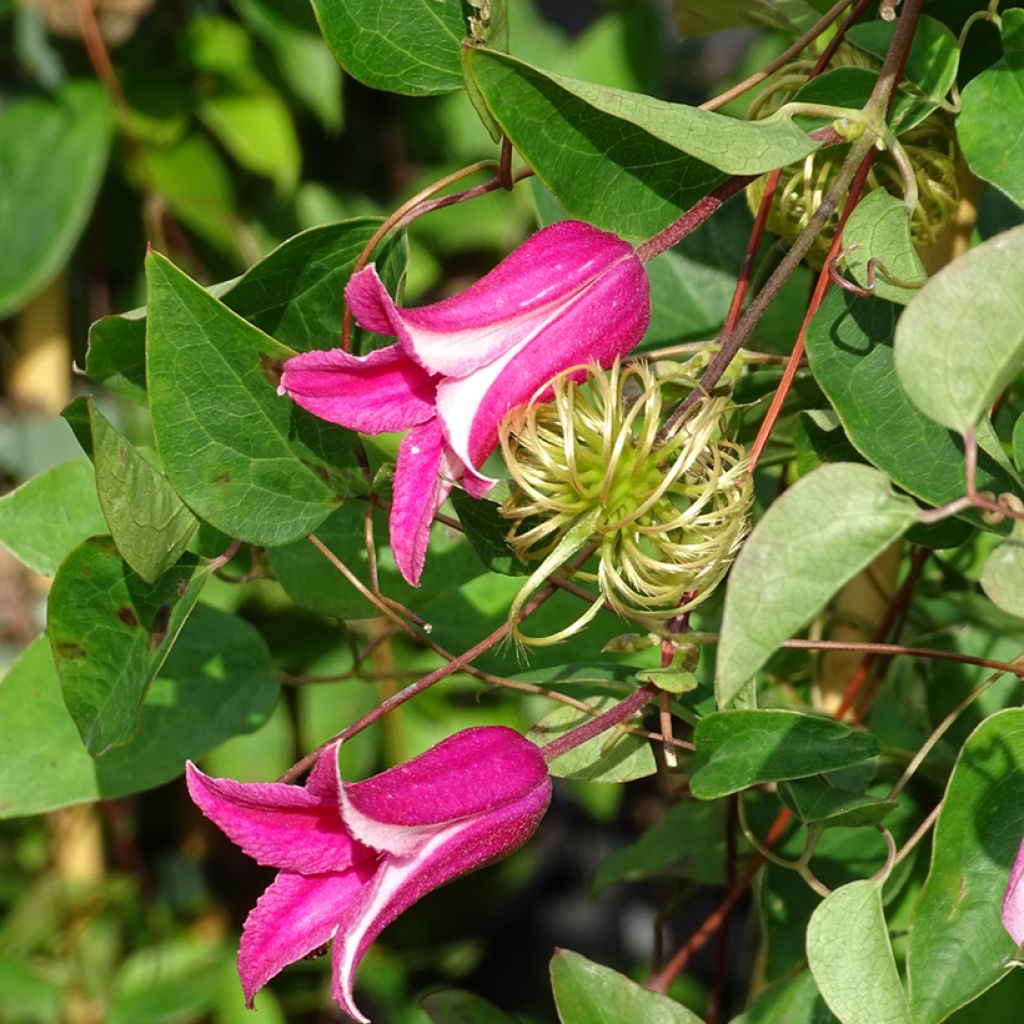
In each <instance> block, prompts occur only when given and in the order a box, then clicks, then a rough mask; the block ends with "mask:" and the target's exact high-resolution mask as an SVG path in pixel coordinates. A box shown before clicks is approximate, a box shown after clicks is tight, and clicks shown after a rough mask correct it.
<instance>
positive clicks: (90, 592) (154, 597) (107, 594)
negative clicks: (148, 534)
mask: <svg viewBox="0 0 1024 1024" xmlns="http://www.w3.org/2000/svg"><path fill="white" fill-rule="evenodd" d="M204 580H205V573H204V572H202V570H200V568H199V563H198V561H197V559H196V558H195V557H194V556H192V555H185V556H183V558H182V559H181V561H180V562H179V563H178V564H177V565H176V566H174V567H173V568H172V569H170V570H168V571H167V572H166V573H164V574H163V575H162V576H161V577H160V578H159V579H157V580H156V581H155V582H154V583H152V584H150V583H146V581H145V580H143V579H141V578H140V577H139V576H137V575H136V574H135V573H134V572H132V570H131V569H129V568H128V566H127V565H125V563H124V562H122V561H121V557H120V555H119V554H118V552H117V548H116V547H115V546H114V543H113V541H112V540H111V539H110V538H109V537H95V538H93V539H91V540H87V541H85V542H84V543H83V544H80V545H79V546H78V547H77V548H75V549H74V550H73V551H72V552H71V554H70V555H68V557H67V558H66V559H64V561H63V562H62V563H61V566H60V568H59V569H58V570H57V575H56V576H55V577H54V580H53V588H52V589H51V591H50V601H49V605H48V613H47V630H46V631H47V635H48V637H49V639H50V646H51V647H52V648H53V657H54V662H55V664H56V666H57V673H58V675H59V676H60V683H61V689H62V690H63V693H64V701H65V703H66V704H67V707H68V711H69V712H70V714H71V717H72V719H73V720H74V722H75V724H76V725H77V727H78V730H79V732H80V733H81V735H82V740H83V741H84V743H85V747H86V749H87V750H88V751H89V753H91V754H93V755H94V756H99V755H100V754H102V753H103V752H104V751H106V750H108V749H110V748H111V747H114V746H119V745H120V744H123V743H126V742H127V741H128V740H129V739H131V737H132V735H133V734H134V732H135V728H136V722H137V720H138V716H139V710H140V708H141V707H142V702H143V700H144V698H145V696H146V691H147V690H148V689H149V685H150V683H151V682H152V681H153V679H154V678H155V677H156V674H157V673H158V672H159V671H160V666H161V665H162V664H163V662H164V659H165V658H166V657H167V655H168V653H169V652H170V649H171V647H172V646H173V644H174V641H175V640H176V639H177V636H178V633H179V631H180V630H181V627H182V626H183V625H184V624H185V620H186V619H187V618H188V616H189V613H190V612H191V611H192V608H193V606H194V605H195V602H196V598H197V597H198V596H199V590H200V589H201V587H202V584H203V582H204Z"/></svg>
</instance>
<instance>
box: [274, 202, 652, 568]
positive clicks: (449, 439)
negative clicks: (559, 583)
mask: <svg viewBox="0 0 1024 1024" xmlns="http://www.w3.org/2000/svg"><path fill="white" fill-rule="evenodd" d="M345 297H346V299H347V301H348V304H349V308H350V309H351V310H352V314H353V315H354V316H355V318H356V320H357V321H358V323H359V324H361V325H362V326H363V327H365V328H367V329H368V330H371V331H377V332H378V333H381V334H389V335H393V336H394V337H396V338H397V339H398V341H397V343H396V344H394V345H391V346H389V347H387V348H383V349H379V350H378V351H375V352H371V353H369V354H368V355H366V356H353V355H351V354H349V353H348V352H345V351H343V350H342V349H332V350H330V351H314V352H306V353H303V354H302V355H298V356H295V357H294V358H292V359H290V360H288V362H287V363H286V364H285V368H284V374H283V376H282V379H281V391H282V393H283V394H287V395H289V396H290V397H291V398H292V399H293V400H294V401H295V402H297V403H298V404H299V405H301V406H302V407H303V408H304V409H307V410H309V411H310V412H312V413H313V414H314V415H316V416H319V417H321V418H322V419H325V420H329V421H330V422H331V423H337V424H340V425H341V426H343V427H348V428H349V429H351V430H358V431H361V432H363V433H366V434H378V433H382V432H384V431H392V430H406V429H408V430H409V433H408V434H407V435H406V437H405V439H404V440H403V441H402V443H401V445H400V447H399V450H398V463H397V466H396V469H395V479H394V492H393V498H392V503H391V517H390V532H391V547H392V551H393V552H394V556H395V561H396V562H397V564H398V568H399V569H400V570H401V572H402V575H403V576H404V577H405V578H406V579H407V580H408V581H409V582H410V583H412V584H416V583H418V582H419V578H420V574H421V573H422V570H423V562H424V559H425V557H426V551H427V541H428V539H429V531H430V523H431V521H432V519H433V517H434V513H435V512H437V510H438V508H440V506H441V504H442V503H443V502H444V500H445V498H447V496H448V494H449V493H450V491H451V489H452V486H453V485H454V484H455V483H457V482H460V483H461V484H462V486H463V487H464V488H465V489H466V491H467V492H468V493H469V494H471V495H472V496H473V497H481V496H482V495H483V494H484V493H485V492H486V491H487V490H488V488H489V487H491V485H492V484H493V483H494V482H495V481H494V480H492V479H490V478H488V477H486V476H484V475H483V474H482V473H481V472H480V470H481V467H482V466H483V463H484V460H485V459H486V458H487V456H488V455H489V454H490V453H491V452H492V451H493V450H494V448H495V447H496V445H497V443H498V426H499V424H500V423H501V421H502V420H503V419H504V418H505V416H506V415H507V413H508V411H509V410H510V409H512V408H514V407H515V406H517V405H521V404H523V403H525V402H526V401H528V400H529V399H530V398H531V397H532V396H533V395H534V393H535V392H536V391H537V389H538V388H540V387H542V386H543V385H544V384H545V383H546V382H547V381H549V380H550V379H551V378H552V377H554V376H555V375H556V374H559V373H561V372H563V371H564V370H567V369H569V368H571V367H574V366H577V365H582V364H585V363H591V364H593V363H598V364H600V365H601V366H604V367H607V366H610V365H611V364H612V363H613V362H614V361H615V359H616V358H617V357H619V356H622V355H625V354H626V353H627V352H629V351H630V350H631V349H633V348H634V347H635V346H636V345H637V343H638V342H639V341H640V339H641V338H642V337H643V335H644V332H645V331H646V330H647V324H648V322H649V320H650V289H649V286H648V281H647V274H646V271H645V270H644V267H643V264H642V262H641V261H640V259H639V258H638V256H637V254H636V252H635V250H634V249H633V247H632V246H631V245H630V244H629V243H628V242H626V241H625V240H624V239H622V238H619V237H618V236H617V235H613V234H610V233H608V232H606V231H600V230H598V229H597V228H595V227H592V226H591V225H589V224H583V223H581V222H579V221H563V222H561V223H559V224H553V225H551V226H550V227H547V228H544V229H543V230H542V231H539V232H537V234H535V235H534V236H533V237H532V238H530V239H529V240H527V241H526V242H525V243H524V244H523V245H521V246H520V247H519V248H518V249H516V250H515V252H513V253H512V254H511V255H510V256H508V257H507V258H506V259H505V260H503V261H502V262H501V263H499V264H498V266H497V267H495V268H494V270H492V271H491V272H490V273H489V274H487V275H486V276H485V277H483V278H481V279H480V280H479V281H477V282H476V284H474V285H472V286H471V287H470V288H468V289H467V290H466V291H464V292H462V293H461V294H459V295H456V296H453V297H452V298H449V299H445V300H443V301H441V302H437V303H434V304H433V305H430V306H422V307H419V308H416V309H401V308H399V307H398V306H396V305H395V303H394V300H393V299H392V298H391V296H390V295H389V294H388V293H387V290H386V289H385V288H384V285H383V284H382V283H381V280H380V278H379V277H378V276H377V271H376V269H375V268H374V267H373V266H372V265H371V266H369V267H367V268H366V269H365V270H362V271H360V272H359V273H357V274H355V275H353V277H352V278H351V280H350V281H349V283H348V286H347V287H346V289H345ZM410 428H411V429H410Z"/></svg>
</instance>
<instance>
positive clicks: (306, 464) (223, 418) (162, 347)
mask: <svg viewBox="0 0 1024 1024" xmlns="http://www.w3.org/2000/svg"><path fill="white" fill-rule="evenodd" d="M146 263H147V273H148V279H149V327H148V331H147V338H146V348H147V376H148V383H149V396H150V409H151V411H152V414H153V431H154V433H155V435H156V440H157V445H158V447H159V449H160V455H161V457H162V458H163V461H164V466H165V467H166V470H167V475H168V476H169V477H170V479H171V482H172V483H173V484H174V486H175V488H176V490H177V491H178V493H179V494H180V495H181V496H182V498H184V500H185V501H186V502H187V503H188V504H189V505H190V506H191V507H192V508H193V509H194V510H195V511H196V512H197V513H198V515H199V516H200V517H201V518H203V519H204V520H206V521H208V522H209V523H211V524H212V525H213V526H215V527H217V529H218V530H222V531H223V532H224V533H226V534H228V535H229V536H232V537H238V538H240V539H242V540H245V541H249V542H251V543H254V544H265V545H275V544H285V543H287V542H288V541H291V540H295V539H296V538H297V537H302V536H305V535H306V534H308V533H310V532H311V531H312V530H315V529H316V527H317V526H319V525H320V523H322V522H323V521H324V520H325V519H326V518H327V517H328V516H329V515H330V514H331V512H332V511H334V510H335V509H336V508H337V507H338V504H339V503H340V502H341V501H342V500H343V499H344V498H345V497H346V496H348V495H349V494H351V493H353V487H354V486H355V485H356V480H357V477H358V472H357V470H356V469H355V456H354V449H353V442H352V440H351V435H349V434H348V433H347V432H345V431H342V430H341V429H340V428H338V427H335V426H332V425H331V424H327V423H324V422H323V421H321V420H318V419H316V418H315V417H314V416H311V415H310V414H309V413H306V412H304V411H303V410H302V409H300V408H299V407H298V406H297V405H295V403H294V402H291V401H289V400H288V399H286V398H283V397H281V396H279V395H278V394H277V392H276V387H275V381H274V379H273V377H274V371H275V368H276V367H279V366H280V364H281V362H282V361H283V360H285V359H287V358H288V357H289V356H290V355H292V351H291V349H288V348H286V347H285V346H284V345H281V344H280V343H278V342H276V341H274V339H273V338H270V337H268V336H267V335H265V334H263V333H262V332H261V331H259V330H257V329H256V328H255V327H253V326H252V325H251V324H249V323H247V322H246V321H245V320H242V319H241V317H239V316H237V315H236V314H234V313H232V312H231V310H229V309H228V308H227V307H226V306H224V305H222V304H221V303H220V302H218V301H217V300H216V299H215V298H213V297H212V296H211V295H209V294H208V293H207V292H206V291H204V290H203V289H202V288H201V287H200V286H199V285H198V284H196V283H195V282H194V281H192V280H190V279H189V278H188V277H186V276H185V275H184V274H183V273H182V272H181V271H180V270H178V269H177V268H176V267H174V266H173V264H171V263H169V262H168V261H167V260H166V259H164V258H163V257H162V256H158V255H157V254H155V253H154V254H151V255H150V256H149V257H148V258H147V261H146Z"/></svg>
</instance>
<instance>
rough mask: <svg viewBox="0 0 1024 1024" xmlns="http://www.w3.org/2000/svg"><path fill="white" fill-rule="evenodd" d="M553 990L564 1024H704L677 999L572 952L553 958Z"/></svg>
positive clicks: (558, 954) (560, 1017) (562, 950)
mask: <svg viewBox="0 0 1024 1024" xmlns="http://www.w3.org/2000/svg"><path fill="white" fill-rule="evenodd" d="M551 987H552V990H553V992H554V995H555V1006H556V1007H557V1008H558V1019H559V1020H560V1021H561V1022H562V1024H611V1022H612V1021H614V1022H615V1024H619V1022H620V1021H621V1022H625V1021H636V1022H637V1024H639V1022H641V1021H642V1022H643V1024H701V1021H700V1018H699V1017H698V1016H697V1015H696V1014H695V1013H692V1012H691V1011H690V1010H688V1009H687V1008H686V1007H685V1006H682V1005H680V1004H679V1003H677V1002H676V1001H675V1000H674V999H669V997H668V996H663V995H660V994H659V993H657V992H651V991H649V990H648V989H645V988H643V987H642V986H640V985H638V984H637V983H636V982H635V981H630V979H629V978H627V977H626V976H625V975H624V974H619V972H618V971H613V970H612V969H611V968H609V967H602V966H601V965H600V964H595V963H593V962H592V961H590V960H588V959H587V958H586V957H582V956H580V955H579V953H573V952H572V951H571V950H568V949H560V950H559V951H558V952H557V953H556V954H555V955H554V956H553V957H552V958H551Z"/></svg>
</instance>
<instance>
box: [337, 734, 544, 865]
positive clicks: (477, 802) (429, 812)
mask: <svg viewBox="0 0 1024 1024" xmlns="http://www.w3.org/2000/svg"><path fill="white" fill-rule="evenodd" d="M342 751H343V753H342V756H344V748H342ZM438 779H444V785H443V786H439V785H438V784H437V780H438ZM547 784H548V770H547V764H546V762H545V761H544V757H543V755H542V754H541V752H540V750H539V749H538V748H537V747H536V746H534V744H532V743H530V742H528V741H527V740H524V739H523V737H522V736H521V735H520V734H519V733H517V732H516V731H515V730H514V729H508V728H506V727H505V726H500V725H490V726H480V727H478V728H475V729H464V730H463V731H462V732H459V733H456V734H455V735H454V736H450V737H449V738H448V739H446V740H442V741H441V742H440V743H438V744H437V746H435V747H431V749H430V750H428V751H426V752H425V753H423V754H420V756H419V757H414V758H413V759H412V760H411V761H406V762H405V763H404V764H400V765H397V766H396V767H394V768H389V769H388V770H387V771H386V772H381V774H380V775H375V776H374V777H373V778H371V779H367V780H366V781H365V782H352V783H345V784H343V785H342V787H341V792H340V794H339V795H340V806H341V815H342V817H343V818H344V819H345V824H346V825H347V826H348V829H349V832H350V833H351V834H352V836H353V837H354V838H355V839H356V840H358V842H360V843H365V844H366V845H367V846H372V847H373V848H374V849H375V850H381V851H384V852H385V853H390V854H394V855H396V856H406V855H408V854H410V853H413V852H414V851H416V850H417V849H418V848H419V847H420V846H421V845H422V844H423V841H424V837H433V836H436V834H437V829H438V827H439V826H443V825H446V824H451V823H454V822H457V821H460V820H462V819H466V818H472V817H474V816H476V815H479V814H488V813H490V812H491V811H492V810H493V809H494V808H496V807H502V806H505V805H506V804H508V803H509V802H510V801H515V800H519V799H521V798H522V797H524V796H525V795H527V794H529V793H531V792H532V791H534V790H535V789H536V788H537V787H538V786H544V785H547Z"/></svg>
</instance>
